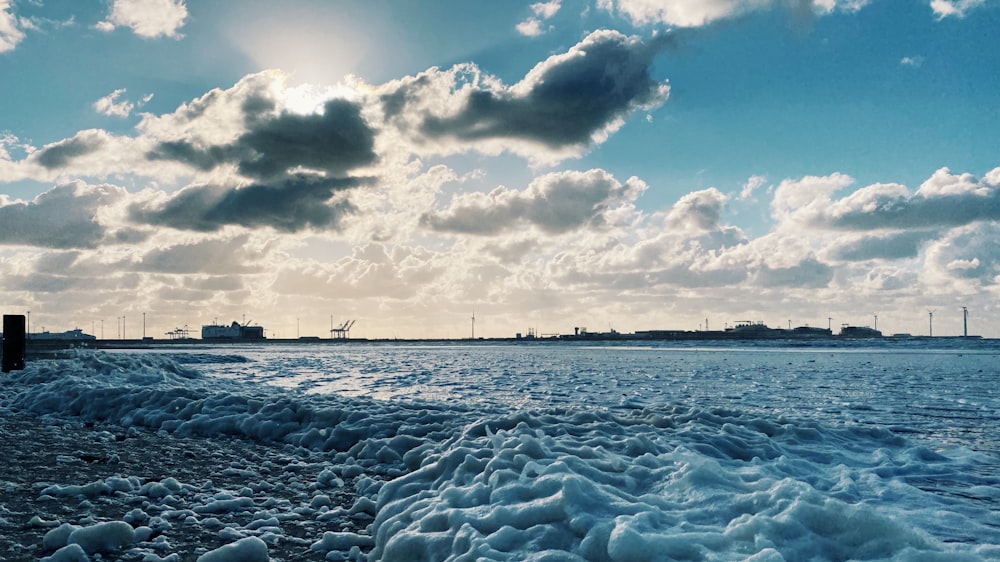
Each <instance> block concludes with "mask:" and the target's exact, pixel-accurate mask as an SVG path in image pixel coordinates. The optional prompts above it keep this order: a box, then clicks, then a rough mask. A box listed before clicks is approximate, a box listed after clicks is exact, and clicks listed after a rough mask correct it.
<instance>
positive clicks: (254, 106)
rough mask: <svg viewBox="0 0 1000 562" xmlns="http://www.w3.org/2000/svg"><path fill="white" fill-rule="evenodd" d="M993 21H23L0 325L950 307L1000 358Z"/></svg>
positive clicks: (812, 15) (739, 0) (660, 323)
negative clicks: (25, 313) (17, 316)
mask: <svg viewBox="0 0 1000 562" xmlns="http://www.w3.org/2000/svg"><path fill="white" fill-rule="evenodd" d="M998 24H1000V4H998V3H996V2H993V1H980V0H953V1H945V0H927V1H924V0H920V1H903V0H847V1H843V0H813V1H812V2H810V1H801V2H795V3H788V2H767V1H754V2H749V1H744V0H717V1H713V2H701V1H698V2H696V1H694V0H675V1H672V2H651V1H642V0H588V1H584V0H579V1H571V0H563V1H561V2H559V1H552V2H539V3H531V2H523V3H514V2H502V3H484V2H457V1H456V2H435V3H415V2H393V1H381V2H330V1H318V0H312V1H299V2H281V3H275V2H265V1H256V0H251V1H239V2H237V1H226V0H218V1H212V2H183V1H181V0H109V1H92V2H91V1H69V0H65V1H50V0H21V1H16V0H15V1H13V2H10V1H4V0H0V81H2V83H3V88H2V89H0V290H2V294H3V296H2V297H0V307H2V308H3V310H4V311H5V312H16V311H19V310H32V311H33V314H32V317H33V322H32V324H33V327H37V326H41V325H45V326H46V327H47V328H50V329H53V330H62V329H68V328H72V327H76V326H79V327H83V328H87V329H88V331H89V329H91V328H92V327H94V326H96V324H97V323H99V321H100V320H104V321H105V335H106V336H108V337H110V336H112V335H114V333H110V334H109V328H108V326H109V325H110V326H115V325H116V324H117V319H118V318H119V317H121V316H127V317H130V318H136V317H138V316H141V313H143V312H145V313H146V314H147V322H148V324H149V328H148V330H149V332H150V334H152V335H157V336H159V335H160V334H162V333H163V332H165V331H167V330H170V329H173V328H175V327H178V326H183V325H185V324H187V325H189V326H193V327H197V326H199V325H200V324H202V323H207V322H209V321H211V320H212V319H214V318H216V317H222V318H241V317H242V315H243V314H247V315H248V317H251V318H254V319H255V320H257V321H258V322H260V323H262V324H264V325H265V327H267V328H268V330H269V334H270V335H272V336H278V337H288V336H293V335H294V334H295V331H296V328H295V327H296V326H298V329H297V330H298V333H300V334H301V335H326V333H327V331H328V330H329V322H330V317H331V316H333V317H334V319H335V321H336V322H338V323H339V322H340V321H342V320H346V319H348V318H357V319H358V323H357V324H356V327H355V331H354V333H353V335H356V336H362V337H393V336H398V337H416V336H423V335H428V336H434V337H460V336H465V335H467V334H468V332H469V328H470V321H469V320H470V319H469V316H470V315H471V313H472V310H473V309H475V310H476V316H477V335H484V336H509V335H512V334H513V333H514V332H516V331H520V332H524V331H526V330H527V329H529V328H532V329H535V330H537V331H539V332H541V333H553V332H568V331H570V330H571V329H572V327H573V326H588V327H590V329H592V330H606V329H607V328H608V327H614V328H615V329H618V330H621V331H632V330H643V329H654V328H672V329H699V327H704V323H705V321H706V319H707V320H708V323H709V326H710V327H711V328H721V327H723V326H724V325H726V324H731V323H732V322H734V321H737V320H745V319H751V320H759V321H764V322H766V323H768V324H770V325H772V326H778V325H781V326H784V325H786V324H787V322H788V321H791V322H792V324H794V325H807V324H811V325H814V326H815V325H823V326H826V325H827V323H828V322H829V323H832V324H835V325H840V324H844V323H846V324H854V325H871V324H872V323H873V320H874V316H873V315H874V313H878V314H879V328H880V329H883V331H886V332H889V333H894V332H910V333H914V334H923V333H926V332H927V329H928V314H927V312H928V311H929V310H935V311H939V312H936V316H935V333H937V334H940V335H945V334H951V335H957V334H958V333H960V330H961V312H960V309H961V307H962V306H968V307H969V310H970V319H971V322H972V327H973V330H972V331H973V332H974V333H980V334H983V335H989V336H1000V332H997V331H996V330H997V328H995V326H997V325H998V322H997V320H998V317H1000V311H998V307H997V304H996V303H997V302H998V296H1000V250H998V249H997V245H996V244H995V240H996V239H997V235H998V234H1000V225H998V220H1000V168H998V166H1000V159H998V156H997V155H998V154H1000V135H998V134H997V131H998V130H1000V110H998V109H997V108H998V107H1000V104H998V102H1000V100H998V97H1000V95H998V92H1000V48H997V47H1000V40H998V39H1000V37H998V35H1000V32H998V31H997V29H998V28H1000V27H998ZM829 318H833V320H832V321H830V320H828V319H829ZM297 320H298V321H297ZM991 330H992V331H991ZM130 335H135V334H134V333H133V334H130Z"/></svg>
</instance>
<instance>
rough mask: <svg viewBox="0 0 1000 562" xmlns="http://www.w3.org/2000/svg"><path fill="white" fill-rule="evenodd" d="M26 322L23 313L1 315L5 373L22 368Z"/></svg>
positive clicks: (3, 368)
mask: <svg viewBox="0 0 1000 562" xmlns="http://www.w3.org/2000/svg"><path fill="white" fill-rule="evenodd" d="M25 327H26V322H25V318H24V315H23V314H4V315H3V365H2V370H3V372H5V373H9V372H11V371H20V370H21V369H24V352H25V343H26V342H25V339H24V336H25V333H26V330H25Z"/></svg>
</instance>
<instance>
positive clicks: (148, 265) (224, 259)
mask: <svg viewBox="0 0 1000 562" xmlns="http://www.w3.org/2000/svg"><path fill="white" fill-rule="evenodd" d="M249 239H250V235H249V234H241V235H238V236H233V237H230V238H207V239H202V240H194V241H190V242H186V243H180V244H173V245H168V246H161V247H155V248H152V249H150V250H149V251H147V252H145V253H144V254H142V255H141V256H139V258H138V259H137V260H136V261H135V262H134V263H133V265H132V266H131V267H132V269H134V270H135V271H142V272H152V273H164V274H173V275H185V274H197V275H232V274H245V273H256V272H259V271H260V269H261V264H260V260H261V257H262V254H261V252H260V251H258V250H256V249H254V248H253V247H252V246H251V245H250V244H248V242H249Z"/></svg>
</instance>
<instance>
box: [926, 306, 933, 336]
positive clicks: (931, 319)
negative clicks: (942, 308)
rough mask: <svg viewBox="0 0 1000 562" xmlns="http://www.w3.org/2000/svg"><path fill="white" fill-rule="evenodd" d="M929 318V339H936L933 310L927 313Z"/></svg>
mask: <svg viewBox="0 0 1000 562" xmlns="http://www.w3.org/2000/svg"><path fill="white" fill-rule="evenodd" d="M927 316H928V318H929V320H928V328H929V330H928V332H927V335H928V336H929V337H932V338H933V337H934V311H933V310H928V311H927Z"/></svg>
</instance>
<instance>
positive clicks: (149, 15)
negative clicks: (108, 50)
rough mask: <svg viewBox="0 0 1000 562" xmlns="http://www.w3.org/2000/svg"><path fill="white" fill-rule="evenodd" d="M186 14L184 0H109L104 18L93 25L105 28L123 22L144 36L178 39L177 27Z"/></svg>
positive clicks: (181, 23) (120, 24) (181, 25)
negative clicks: (109, 6) (110, 2)
mask: <svg viewBox="0 0 1000 562" xmlns="http://www.w3.org/2000/svg"><path fill="white" fill-rule="evenodd" d="M187 16H188V11H187V6H186V5H185V3H184V0H113V1H112V4H111V11H110V13H109V14H108V19H106V20H104V21H102V22H100V23H98V24H97V26H96V27H97V29H99V30H101V31H105V32H108V31H111V30H113V29H115V27H117V26H125V27H128V28H130V29H132V31H133V32H134V33H135V34H136V35H138V36H140V37H144V38H147V39H154V38H156V37H171V38H174V39H180V37H181V35H180V34H179V33H178V30H179V29H180V28H181V27H183V26H184V20H186V19H187Z"/></svg>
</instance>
